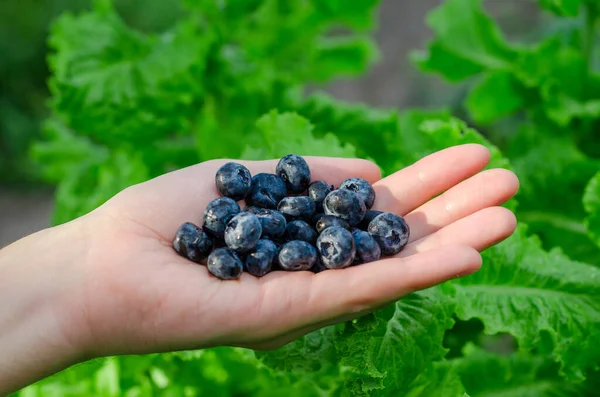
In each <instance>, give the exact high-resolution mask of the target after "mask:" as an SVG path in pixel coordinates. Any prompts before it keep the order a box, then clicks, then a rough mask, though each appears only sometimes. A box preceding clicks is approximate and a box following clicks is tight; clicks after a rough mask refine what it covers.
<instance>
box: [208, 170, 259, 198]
mask: <svg viewBox="0 0 600 397" xmlns="http://www.w3.org/2000/svg"><path fill="white" fill-rule="evenodd" d="M215 182H216V184H217V190H218V191H219V193H221V195H222V196H225V197H229V198H232V199H233V200H235V201H239V200H242V199H244V198H246V196H247V195H248V193H250V185H251V183H252V176H251V175H250V171H249V170H248V168H246V167H244V166H243V165H241V164H238V163H233V162H229V163H226V164H224V165H223V166H221V168H219V170H218V171H217V174H216V176H215Z"/></svg>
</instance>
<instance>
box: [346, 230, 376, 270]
mask: <svg viewBox="0 0 600 397" xmlns="http://www.w3.org/2000/svg"><path fill="white" fill-rule="evenodd" d="M352 237H354V245H356V257H355V258H354V264H361V263H369V262H375V261H377V260H379V258H381V248H380V247H379V244H377V241H375V239H374V238H373V236H371V235H370V234H369V233H367V232H365V231H363V230H360V229H354V230H353V231H352Z"/></svg>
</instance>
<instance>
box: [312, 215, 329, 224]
mask: <svg viewBox="0 0 600 397" xmlns="http://www.w3.org/2000/svg"><path fill="white" fill-rule="evenodd" d="M324 216H325V214H324V213H322V212H317V213H316V214H314V215H313V217H312V218H311V220H310V223H311V224H312V225H316V224H317V222H319V219H321V218H322V217H324Z"/></svg>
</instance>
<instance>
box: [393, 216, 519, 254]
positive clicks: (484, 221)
mask: <svg viewBox="0 0 600 397" xmlns="http://www.w3.org/2000/svg"><path fill="white" fill-rule="evenodd" d="M516 227H517V219H516V218H515V215H514V214H513V213H512V212H511V211H509V210H508V209H506V208H503V207H490V208H485V209H482V210H481V211H478V212H476V213H474V214H472V215H470V216H467V217H466V218H462V219H460V220H458V221H456V222H454V223H452V224H450V225H448V226H446V227H444V228H442V229H441V230H438V231H437V232H435V233H433V234H430V235H428V236H425V237H423V238H421V239H419V240H417V241H414V242H412V243H410V244H408V245H407V246H406V248H404V250H402V252H400V253H399V254H398V257H401V258H402V257H407V256H410V255H415V254H418V253H421V252H425V251H429V250H434V249H439V248H441V247H444V246H453V245H465V246H469V247H472V248H473V249H476V250H477V251H480V252H481V251H483V250H485V249H486V248H488V247H491V246H492V245H494V244H497V243H499V242H500V241H502V240H504V239H506V238H508V237H509V236H510V235H511V234H512V233H513V232H514V231H515V228H516Z"/></svg>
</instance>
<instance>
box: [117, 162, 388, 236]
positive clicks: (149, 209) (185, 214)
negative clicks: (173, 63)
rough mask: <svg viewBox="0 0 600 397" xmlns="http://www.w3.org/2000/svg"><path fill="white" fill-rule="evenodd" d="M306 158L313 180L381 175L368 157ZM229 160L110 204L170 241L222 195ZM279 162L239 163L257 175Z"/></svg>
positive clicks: (178, 174) (143, 187) (137, 189)
mask: <svg viewBox="0 0 600 397" xmlns="http://www.w3.org/2000/svg"><path fill="white" fill-rule="evenodd" d="M305 159H306V161H307V163H308V165H309V167H310V169H311V179H312V180H313V181H315V180H326V181H327V182H329V183H332V184H336V185H337V184H339V183H341V182H342V181H343V180H344V179H347V178H350V177H360V178H363V179H366V180H368V181H370V182H372V183H374V182H375V181H377V180H379V179H380V178H381V171H380V169H379V167H377V165H375V164H374V163H372V162H370V161H367V160H363V159H346V158H330V157H305ZM227 161H229V160H212V161H208V162H205V163H201V164H196V165H193V166H191V167H187V168H184V169H181V170H178V171H173V172H170V173H168V174H164V175H162V176H159V177H157V178H155V179H152V180H150V181H148V182H145V183H142V184H139V185H136V186H133V187H132V188H129V189H127V190H125V191H123V192H121V193H120V194H119V195H118V196H117V197H115V200H112V202H111V203H109V206H110V204H115V207H116V208H117V209H118V211H119V213H120V214H119V216H120V215H124V216H127V217H128V218H130V219H133V220H135V221H136V222H137V223H143V224H145V225H152V229H153V232H154V233H155V234H157V235H159V236H160V237H161V238H163V239H165V240H169V238H172V236H174V234H175V232H176V231H177V228H178V227H179V226H180V225H181V224H182V223H184V222H193V223H196V224H201V223H202V216H203V213H204V208H205V207H206V205H207V204H208V203H209V202H210V201H211V200H213V199H215V198H216V197H219V194H218V192H217V189H216V186H215V173H216V172H217V170H218V169H219V167H221V165H223V164H225V163H226V162H227ZM236 161H238V160H236ZM277 161H278V160H267V161H238V162H239V163H241V164H243V165H245V166H246V167H248V169H249V170H250V172H251V173H252V174H253V175H256V174H258V173H261V172H269V173H274V172H275V166H276V165H277Z"/></svg>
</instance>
